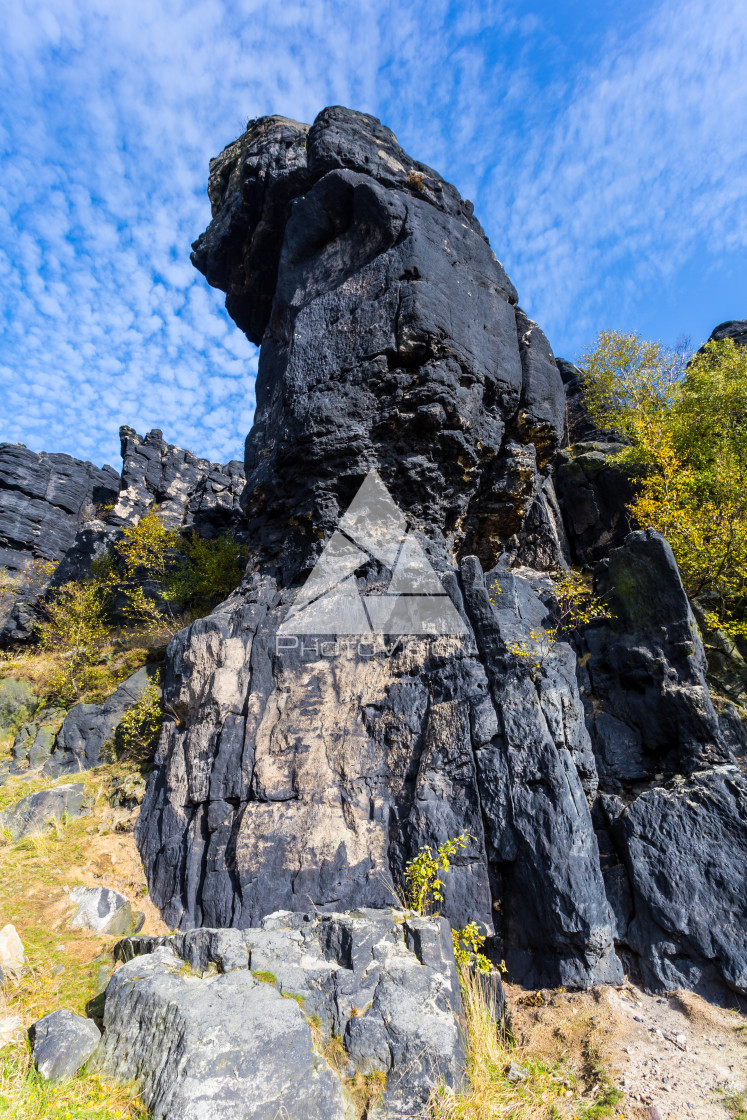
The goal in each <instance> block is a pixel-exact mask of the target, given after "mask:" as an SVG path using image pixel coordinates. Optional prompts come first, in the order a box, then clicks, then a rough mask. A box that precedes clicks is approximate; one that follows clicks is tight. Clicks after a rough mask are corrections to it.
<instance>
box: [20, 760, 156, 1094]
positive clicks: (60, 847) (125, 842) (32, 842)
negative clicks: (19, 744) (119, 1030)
mask: <svg viewBox="0 0 747 1120" xmlns="http://www.w3.org/2000/svg"><path fill="white" fill-rule="evenodd" d="M116 772H117V766H116V765H111V766H106V767H103V766H102V767H98V768H97V769H96V770H90V771H87V772H85V773H83V774H79V775H75V778H76V780H79V781H82V782H83V783H84V785H85V787H86V793H87V794H88V796H89V798H90V800H91V801H92V802H93V808H92V810H91V812H90V813H89V814H88V815H87V816H85V817H81V818H80V819H78V820H73V821H69V822H67V823H62V822H56V823H55V824H54V825H53V826H50V827H48V828H47V829H46V831H44V832H43V833H40V834H39V835H36V836H30V837H27V838H25V839H23V840H20V841H18V842H17V843H12V842H10V841H9V840H8V838H7V836H6V837H4V838H2V839H0V926H2V925H5V924H6V922H12V923H13V925H14V926H15V927H16V929H17V931H18V934H19V936H20V938H21V940H22V942H23V944H24V947H25V950H26V965H27V969H26V971H25V972H24V974H23V976H22V978H21V980H20V982H19V983H18V984H16V985H15V986H13V987H10V988H9V989H8V990H7V992H6V998H7V1013H8V1014H13V1015H18V1016H20V1018H21V1019H22V1021H23V1024H24V1026H29V1025H30V1023H31V1022H33V1021H34V1019H36V1018H39V1016H41V1015H45V1014H47V1013H48V1012H50V1011H54V1010H56V1009H57V1008H59V1007H67V1008H69V1009H70V1010H71V1011H74V1012H76V1013H77V1014H85V1007H86V1004H87V1003H88V1001H89V1000H90V999H91V998H92V996H93V995H94V985H95V973H96V966H95V965H94V960H95V958H97V957H100V956H101V955H102V954H103V955H104V956H106V955H107V954H109V952H110V950H111V947H112V945H113V944H114V942H115V941H116V940H117V938H116V937H104V936H101V935H98V934H94V933H91V932H89V931H86V930H80V929H73V928H72V927H71V926H70V925H69V922H68V918H69V915H70V901H69V897H68V893H67V891H68V889H69V888H70V887H73V886H89V887H90V886H98V885H106V886H112V887H114V888H116V889H118V890H121V891H122V892H123V893H124V894H126V895H127V897H128V898H129V899H130V900H131V901H132V902H133V904H134V905H135V906H136V907H137V908H140V909H142V910H143V911H144V912H145V913H146V916H147V918H148V921H147V924H146V931H147V932H153V933H165V932H167V930H166V927H165V926H164V925H163V923H162V922H160V920H158V917H157V914H156V911H155V908H154V907H153V904H152V903H150V901H149V900H148V899H147V887H146V882H145V876H144V873H143V870H142V865H141V864H140V860H139V857H138V854H137V851H136V849H135V844H134V840H133V838H132V834H131V833H129V832H119V831H116V829H115V827H114V826H115V821H116V817H117V813H118V812H122V811H121V810H119V811H117V810H113V809H112V808H111V807H110V806H109V804H108V801H107V799H106V792H107V791H108V789H109V787H110V785H111V781H112V776H113V775H114V774H115V773H116ZM68 780H69V779H68ZM8 785H9V786H10V787H11V789H10V792H11V793H12V792H13V791H14V790H15V793H16V794H17V795H20V796H22V795H24V794H26V793H28V792H30V789H32V788H33V785H34V783H29V782H18V780H15V781H13V780H10V781H9V783H8ZM16 785H17V786H19V787H20V788H17V789H16V788H15V787H16ZM3 792H5V791H3ZM0 1115H1V1114H0Z"/></svg>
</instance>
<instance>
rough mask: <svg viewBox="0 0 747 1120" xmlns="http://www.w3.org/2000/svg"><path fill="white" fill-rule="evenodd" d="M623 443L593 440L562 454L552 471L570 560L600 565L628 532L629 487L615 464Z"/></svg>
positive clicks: (628, 480)
mask: <svg viewBox="0 0 747 1120" xmlns="http://www.w3.org/2000/svg"><path fill="white" fill-rule="evenodd" d="M621 450H622V444H619V443H615V442H612V441H609V440H607V441H602V440H599V439H597V440H593V441H591V442H586V443H583V442H581V443H575V444H574V445H573V447H572V448H567V449H565V448H564V449H563V450H562V451H561V452H560V453H559V455H558V458H557V461H556V466H555V486H556V489H557V494H558V501H559V503H560V507H561V509H562V511H563V514H564V516H565V528H566V531H567V534H568V541H569V544H570V551H571V553H572V555H573V559H574V560H576V561H578V562H579V563H582V564H588V563H591V562H593V561H595V560H601V559H602V558H603V557H605V556H607V554H608V553H609V551H610V549H611V548H616V547H618V546H619V545H621V544H622V543H623V541H624V540H625V537H626V536H627V535H628V533H629V531H630V513H629V511H628V506H629V504H630V502H631V501H632V500H633V486H632V484H631V482H630V479H628V478H627V477H626V476H625V474H624V473H623V472H622V471H621V470H620V468H619V467H618V466H617V464H616V463H615V461H614V457H615V455H617V454H618V452H620V451H621Z"/></svg>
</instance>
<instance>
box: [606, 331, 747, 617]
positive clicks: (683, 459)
mask: <svg viewBox="0 0 747 1120" xmlns="http://www.w3.org/2000/svg"><path fill="white" fill-rule="evenodd" d="M585 362H586V371H585V381H584V396H585V400H586V403H587V406H588V408H589V411H590V413H591V415H592V417H593V418H594V419H595V421H596V422H597V423H599V424H602V425H605V426H608V427H610V426H611V427H614V428H616V429H617V430H619V431H620V432H622V433H623V434H624V435H625V436H626V437H627V439H628V440H629V441H630V446H629V447H628V448H627V449H626V450H625V451H623V452H622V453H621V455H619V456H618V460H619V462H620V463H621V464H622V465H623V466H625V467H627V468H628V469H629V470H630V472H631V473H632V475H633V476H634V477H635V478H636V481H637V494H636V497H635V499H634V501H633V503H632V505H631V512H632V513H633V516H634V518H635V520H636V522H637V523H638V524H639V525H640V526H642V527H649V526H650V527H652V528H654V529H658V530H659V532H661V533H663V534H664V536H665V537H666V538H667V540H668V541H669V543H670V545H671V546H672V550H673V552H674V555H675V558H676V560H677V563H678V565H679V568H680V572H681V573H682V579H683V582H684V584H685V588H686V590H687V592H688V594H689V595H691V596H696V595H705V596H706V599H707V600H708V601H710V603H711V604H712V605H713V608H714V609H713V610H712V611H711V612H710V613H709V615H708V617H709V618H710V620H711V622H712V624H714V625H717V626H719V627H721V628H722V629H725V630H727V631H729V632H730V633H732V634H733V635H742V636H744V634H745V632H746V630H747V626H746V624H745V607H746V605H747V348H744V347H738V346H736V345H735V344H734V342H733V340H732V339H725V340H723V341H721V342H709V343H707V344H706V347H705V349H704V352H703V353H702V354H701V353H699V354H696V355H695V356H694V357H693V358H692V360H691V361H690V364H689V365H687V366H686V367H685V366H684V364H683V360H682V353H681V352H672V351H667V350H666V349H665V348H663V347H662V346H661V345H660V344H659V343H650V342H644V341H642V340H641V339H640V338H639V336H638V335H623V334H620V333H618V332H613V331H605V332H602V334H601V335H599V337H598V339H597V343H596V345H595V347H594V348H593V349H592V350H591V351H589V352H588V353H587V354H586V355H585Z"/></svg>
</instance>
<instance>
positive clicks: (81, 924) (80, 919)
mask: <svg viewBox="0 0 747 1120" xmlns="http://www.w3.org/2000/svg"><path fill="white" fill-rule="evenodd" d="M70 901H71V902H73V903H75V905H76V906H77V910H76V912H75V914H74V915H73V917H72V918H71V920H70V925H71V926H73V927H77V928H79V929H90V930H93V931H94V933H102V934H107V935H108V936H116V935H118V934H119V935H121V934H128V933H134V932H135V931H136V930H137V929H138V928H140V926H141V925H142V915H137V916H134V915H133V913H132V907H131V905H130V902H129V900H128V899H127V898H125V896H124V895H123V894H120V893H119V891H115V890H113V889H112V888H111V887H74V888H73V889H72V890H71V891H70Z"/></svg>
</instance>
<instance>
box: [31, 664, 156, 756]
mask: <svg viewBox="0 0 747 1120" xmlns="http://www.w3.org/2000/svg"><path fill="white" fill-rule="evenodd" d="M154 671H155V670H154V667H153V666H148V665H146V666H144V667H143V668H142V669H138V670H137V672H136V673H133V674H132V676H131V677H128V678H127V680H126V681H124V683H123V684H121V685H120V686H119V688H118V689H117V690H116V692H113V693H112V695H111V696H110V697H109V698H108V699H107V700H105V701H104V703H103V704H76V705H75V706H74V707H73V708H71V709H70V711H69V712H68V713H67V715H66V716H65V719H64V721H63V723H62V726H61V727H60V730H59V732H58V733H57V737H56V740H55V744H54V749H53V750H52V751H51V753H50V754H49V756H48V758H47V759H46V761H45V762H44V769H43V773H44V774H45V776H48V777H51V778H59V777H61V776H62V775H63V774H77V773H80V771H81V770H90V769H91V768H92V767H93V766H97V765H98V763H99V762H100V761H101V748H102V747H103V745H104V743H106V742H108V741H109V740H110V739H111V738H112V736H113V735H114V733H115V731H116V729H117V727H118V726H119V723H120V721H121V719H122V716H123V715H124V714H125V712H126V711H127V709H128V708H131V707H132V705H133V704H136V703H137V701H138V700H139V699H140V697H141V696H142V694H143V692H144V691H145V689H146V688H147V686H148V683H149V681H150V680H151V678H152V677H153V674H154Z"/></svg>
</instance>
